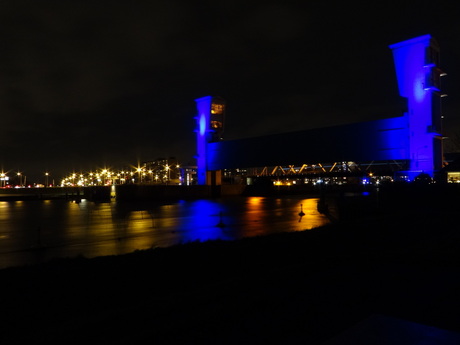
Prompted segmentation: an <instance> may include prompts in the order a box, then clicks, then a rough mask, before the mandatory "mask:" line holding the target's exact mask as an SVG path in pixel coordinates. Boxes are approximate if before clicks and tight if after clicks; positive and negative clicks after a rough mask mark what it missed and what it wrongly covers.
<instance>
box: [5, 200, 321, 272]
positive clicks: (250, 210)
mask: <svg viewBox="0 0 460 345" xmlns="http://www.w3.org/2000/svg"><path fill="white" fill-rule="evenodd" d="M317 203H318V199H317V198H302V197H298V196H289V197H277V198H273V197H241V196H238V197H226V198H220V199H200V200H187V201H177V202H172V203H167V204H164V203H163V204H161V203H155V202H142V203H133V202H129V203H128V202H124V203H123V202H116V201H112V202H107V203H96V202H92V201H88V200H81V201H80V202H75V201H69V200H29V201H0V269H1V268H6V267H12V266H21V265H26V264H34V263H40V262H45V261H48V260H50V259H53V258H63V257H77V256H84V257H87V258H91V257H96V256H105V255H119V254H125V253H129V252H133V251H135V250H142V249H148V248H154V247H168V246H172V245H175V244H179V243H186V242H190V241H206V240H213V239H222V240H234V239H239V238H243V237H252V236H259V235H267V234H271V233H276V232H283V231H303V230H309V229H312V228H315V227H319V226H322V225H325V224H327V223H329V219H328V218H327V217H326V216H325V215H323V214H320V213H319V212H318V211H317ZM301 210H302V212H303V213H304V215H303V216H302V217H300V216H299V212H300V211H301Z"/></svg>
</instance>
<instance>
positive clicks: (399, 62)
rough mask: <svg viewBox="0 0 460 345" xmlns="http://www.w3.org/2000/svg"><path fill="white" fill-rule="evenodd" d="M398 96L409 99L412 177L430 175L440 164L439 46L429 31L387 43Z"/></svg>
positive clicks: (408, 114) (440, 73)
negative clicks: (425, 33) (391, 58)
mask: <svg viewBox="0 0 460 345" xmlns="http://www.w3.org/2000/svg"><path fill="white" fill-rule="evenodd" d="M390 48H391V49H392V51H393V58H394V63H395V68H396V76H397V80H398V88H399V93H400V95H401V96H403V97H406V98H407V102H408V113H407V114H406V116H407V117H408V130H409V133H408V134H409V143H408V157H407V158H408V159H409V162H410V166H409V172H410V175H411V177H412V178H413V177H414V175H416V174H418V173H419V172H425V173H427V174H429V175H431V176H433V174H434V173H435V172H436V171H438V170H439V169H441V167H442V135H441V132H442V126H441V118H442V116H441V98H442V97H443V96H445V95H444V94H443V93H441V77H442V76H444V75H446V74H445V73H444V72H442V71H441V69H440V68H439V46H438V44H437V42H436V40H435V39H434V38H432V37H431V36H430V35H426V36H421V37H417V38H413V39H410V40H407V41H404V42H400V43H396V44H393V45H391V46H390Z"/></svg>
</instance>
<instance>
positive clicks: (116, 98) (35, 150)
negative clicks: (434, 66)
mask: <svg viewBox="0 0 460 345" xmlns="http://www.w3.org/2000/svg"><path fill="white" fill-rule="evenodd" d="M299 3H302V4H300V5H299ZM449 3H451V4H449ZM456 7H457V6H456V4H455V2H454V1H442V0H438V1H436V2H433V1H410V2H407V3H406V2H404V1H379V2H375V3H374V2H369V1H366V2H353V1H340V2H337V1H332V2H331V1H329V2H328V1H303V2H301V1H270V0H265V1H236V0H233V1H219V0H213V1H190V0H167V1H152V0H148V1H147V0H139V1H133V2H126V1H117V0H114V1H72V0H69V1H50V0H42V1H35V0H34V1H25V0H15V1H3V0H1V1H0V38H1V41H0V42H1V43H0V44H1V49H0V120H1V121H0V169H3V171H10V172H11V173H12V174H13V173H14V172H17V171H21V172H23V173H24V174H25V175H27V176H29V178H30V179H33V178H35V179H37V178H39V177H41V176H43V174H44V172H45V171H49V172H50V173H51V174H52V176H53V177H56V179H58V178H60V177H62V175H63V174H67V173H70V172H73V171H75V172H80V171H88V170H95V169H98V168H103V167H113V168H119V167H120V168H121V167H126V166H128V165H137V162H143V161H148V160H155V159H157V158H159V157H170V156H174V157H177V158H178V159H179V161H180V163H182V164H188V163H191V162H194V159H193V156H194V154H195V141H194V139H195V136H194V135H195V134H194V132H193V130H194V128H195V123H194V119H193V117H194V116H195V115H196V110H195V102H194V99H195V98H198V97H202V96H207V95H216V96H221V97H223V98H224V99H225V100H226V101H227V105H228V106H227V118H226V124H225V125H226V128H225V133H224V138H225V139H235V138H243V137H250V136H258V135H264V134H271V133H276V132H289V131H295V130H299V129H308V128H315V127H324V126H329V125H336V124H343V123H350V122H357V121H366V120H373V119H377V118H383V117H391V116H396V115H399V102H398V97H397V96H398V91H397V85H396V76H395V73H394V66H393V59H392V54H391V50H390V48H389V47H388V46H389V45H390V44H392V43H396V42H400V41H403V40H406V39H410V38H413V37H416V36H420V35H425V34H431V35H433V36H434V37H435V38H436V39H437V40H438V42H439V44H440V46H441V67H442V68H443V69H444V70H445V71H446V72H447V77H445V78H446V79H444V80H445V81H446V83H445V84H444V85H445V91H446V93H448V94H449V97H447V99H445V102H444V105H445V106H444V116H445V131H446V134H447V135H450V134H452V133H455V132H457V131H458V132H460V119H459V117H460V67H459V63H460V25H459V22H458V18H460V13H459V11H457V10H456ZM56 182H57V181H56Z"/></svg>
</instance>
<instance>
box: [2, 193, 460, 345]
mask: <svg viewBox="0 0 460 345" xmlns="http://www.w3.org/2000/svg"><path fill="white" fill-rule="evenodd" d="M435 193H437V192H435V191H434V190H433V191H431V190H423V191H421V192H420V193H418V194H417V193H415V191H412V192H411V193H409V194H408V193H406V192H399V191H398V198H397V199H395V200H393V202H392V203H389V202H387V201H385V199H384V200H379V202H380V203H382V207H380V208H379V209H375V210H374V212H363V209H362V208H360V207H358V206H357V205H354V206H353V207H352V206H351V204H349V205H347V206H346V207H348V211H347V212H351V210H352V209H354V210H355V211H356V213H355V214H354V216H349V217H344V218H343V219H342V220H341V221H339V222H337V223H335V224H332V225H329V226H326V227H323V228H318V229H314V230H308V231H304V232H295V233H283V234H275V235H269V236H265V237H258V238H248V239H243V240H238V241H229V242H226V241H210V242H204V243H198V242H196V243H190V244H185V245H178V246H174V247H171V248H165V249H161V248H159V249H152V250H146V251H138V252H135V253H132V254H127V255H122V256H113V257H100V258H95V259H85V258H77V259H60V260H54V261H52V262H49V263H47V264H42V265H38V266H29V267H22V268H13V269H5V270H1V271H0V280H1V282H2V285H1V288H0V289H1V290H0V291H1V294H0V303H1V305H2V314H1V316H0V324H1V325H2V326H1V327H2V332H1V335H0V339H1V340H3V343H5V344H6V343H8V344H15V343H18V344H19V343H21V344H23V343H26V342H35V341H37V338H40V340H41V341H43V342H44V343H48V344H53V343H60V344H62V343H65V344H83V343H84V344H88V343H91V344H92V343H94V344H96V343H98V344H100V343H110V344H133V343H141V342H154V343H158V344H322V343H323V342H324V341H326V340H328V339H330V338H332V337H334V336H336V335H338V334H340V333H341V332H342V331H344V330H347V329H349V328H350V327H352V326H353V325H355V324H356V323H358V322H360V321H362V320H366V319H368V318H369V317H371V316H372V315H376V314H377V315H386V316H390V317H394V318H398V319H399V318H400V319H405V320H409V321H412V322H416V323H421V324H425V325H429V326H433V327H438V328H441V329H446V330H451V331H456V332H460V326H459V325H460V317H459V313H458V310H459V307H460V297H459V296H458V291H460V250H459V249H460V235H459V234H458V231H457V230H456V228H457V223H458V220H457V209H456V205H457V204H455V203H453V201H455V198H456V195H455V194H453V195H452V196H450V197H449V198H445V199H436V198H434V194H435ZM385 197H388V198H390V196H389V195H387V196H385ZM385 197H384V198H385ZM393 197H394V195H392V196H391V198H393ZM441 344H442V343H441Z"/></svg>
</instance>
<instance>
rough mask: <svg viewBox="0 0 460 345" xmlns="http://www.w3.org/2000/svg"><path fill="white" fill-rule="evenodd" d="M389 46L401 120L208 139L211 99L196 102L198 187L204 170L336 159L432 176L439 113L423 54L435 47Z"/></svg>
mask: <svg viewBox="0 0 460 345" xmlns="http://www.w3.org/2000/svg"><path fill="white" fill-rule="evenodd" d="M390 48H391V49H392V51H393V57H394V63H395V69H396V75H397V80H398V88H399V93H400V95H401V96H402V97H404V98H405V99H406V100H407V107H406V108H407V109H405V112H404V113H403V115H402V116H397V117H389V118H387V119H381V120H376V121H368V122H360V123H354V124H348V125H342V126H334V127H326V128H319V129H312V130H304V131H298V132H291V133H282V134H276V135H268V136H263V137H253V138H246V139H240V140H232V141H211V140H209V136H208V133H209V132H210V131H212V129H210V126H209V121H210V109H211V102H212V97H210V96H208V97H203V98H200V99H197V100H196V103H197V109H198V117H197V118H196V119H197V130H196V131H197V165H198V183H199V184H207V183H209V180H206V174H207V172H209V171H218V170H221V169H231V168H249V167H262V166H275V165H290V164H294V165H295V164H317V163H319V162H340V161H355V162H370V161H389V160H407V161H409V165H410V168H409V171H407V172H406V174H407V175H408V176H409V178H410V179H411V180H412V179H413V178H414V177H415V176H416V175H418V174H420V173H421V172H425V173H428V174H429V175H431V176H433V174H434V172H435V171H436V170H439V169H440V168H441V164H442V146H441V145H440V138H441V135H440V131H441V128H440V119H441V114H440V111H439V112H438V111H433V110H434V109H435V108H436V106H438V105H439V104H440V101H439V100H438V98H439V91H440V90H439V85H438V81H437V74H439V69H438V68H437V66H436V63H433V61H432V60H433V59H432V58H428V57H427V56H428V55H430V54H432V53H433V52H434V53H436V54H437V53H438V52H439V48H438V47H437V44H436V41H435V40H434V39H433V38H432V37H431V36H429V35H426V36H421V37H418V38H414V39H411V40H408V41H404V42H400V43H397V44H394V45H391V46H390ZM430 49H431V50H430ZM430 56H431V55H430ZM435 60H436V58H435ZM433 76H434V77H433Z"/></svg>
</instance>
